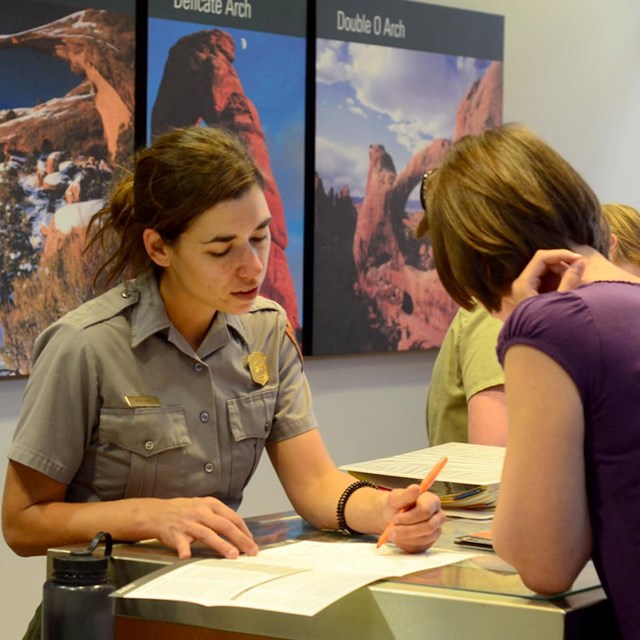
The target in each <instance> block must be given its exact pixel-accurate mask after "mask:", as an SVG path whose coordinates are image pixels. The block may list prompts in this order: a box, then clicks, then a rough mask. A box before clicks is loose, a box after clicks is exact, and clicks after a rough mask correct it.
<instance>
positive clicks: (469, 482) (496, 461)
mask: <svg viewBox="0 0 640 640" xmlns="http://www.w3.org/2000/svg"><path fill="white" fill-rule="evenodd" d="M504 452H505V448H504V447H493V446H489V445H482V444H468V443H464V442H448V443H446V444H441V445H437V446H435V447H429V448H427V449H418V450H417V451H411V452H409V453H403V454H400V455H397V456H391V457H389V458H378V459H377V460H368V461H366V462H359V463H355V464H347V465H343V466H342V467H340V468H341V469H342V470H343V471H348V472H349V473H350V474H351V475H353V476H355V477H356V478H359V479H361V480H369V482H373V483H375V484H377V485H378V486H380V487H384V488H387V489H396V488H399V487H406V486H407V485H409V484H412V483H416V482H417V483H419V482H420V481H421V480H422V479H423V478H424V477H425V475H426V474H427V473H428V472H429V470H430V469H431V468H432V467H433V466H434V465H435V464H436V462H438V460H440V458H441V457H442V456H447V458H448V459H449V460H448V462H447V464H446V465H445V467H444V469H443V470H442V471H441V472H440V474H439V475H438V479H437V480H436V482H434V484H433V485H432V487H431V489H430V491H431V492H432V493H435V494H437V495H439V496H440V501H441V502H442V506H443V508H445V509H447V513H448V514H449V515H453V516H460V517H464V518H474V519H478V520H484V519H490V518H491V517H492V516H493V509H494V507H495V504H496V500H497V496H498V488H499V486H500V476H501V475H502V465H503V462H504Z"/></svg>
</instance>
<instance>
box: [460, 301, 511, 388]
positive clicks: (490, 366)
mask: <svg viewBox="0 0 640 640" xmlns="http://www.w3.org/2000/svg"><path fill="white" fill-rule="evenodd" d="M501 329H502V322H501V321H500V320H497V319H495V318H493V317H492V316H491V315H489V313H488V312H487V311H485V310H484V309H476V310H474V311H473V312H472V313H470V314H466V315H465V316H464V325H463V329H462V331H461V337H460V344H459V362H460V373H461V379H462V384H463V387H464V394H465V397H466V399H467V401H468V400H469V398H471V397H472V396H474V395H475V394H476V393H479V392H480V391H484V390H485V389H488V388H490V387H495V386H498V385H502V384H504V372H503V370H502V366H501V364H500V362H499V361H498V357H497V355H496V346H497V344H498V335H499V334H500V331H501Z"/></svg>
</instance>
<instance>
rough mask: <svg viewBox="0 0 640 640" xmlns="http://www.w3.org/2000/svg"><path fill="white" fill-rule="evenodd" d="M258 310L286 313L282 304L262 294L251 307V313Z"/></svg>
mask: <svg viewBox="0 0 640 640" xmlns="http://www.w3.org/2000/svg"><path fill="white" fill-rule="evenodd" d="M258 311H282V312H283V313H284V309H283V308H282V305H280V304H278V303H277V302H276V301H275V300H271V299H269V298H263V297H262V296H258V297H257V298H256V299H255V301H254V303H253V306H252V307H251V309H249V313H256V312H258Z"/></svg>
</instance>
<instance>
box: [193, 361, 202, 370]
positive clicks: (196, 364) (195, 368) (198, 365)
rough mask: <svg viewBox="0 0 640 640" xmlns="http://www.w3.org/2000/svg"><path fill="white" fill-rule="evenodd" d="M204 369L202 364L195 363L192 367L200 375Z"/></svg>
mask: <svg viewBox="0 0 640 640" xmlns="http://www.w3.org/2000/svg"><path fill="white" fill-rule="evenodd" d="M203 369H204V365H203V364H202V362H196V363H194V365H193V370H194V371H195V372H196V373H200V372H201V371H202V370H203Z"/></svg>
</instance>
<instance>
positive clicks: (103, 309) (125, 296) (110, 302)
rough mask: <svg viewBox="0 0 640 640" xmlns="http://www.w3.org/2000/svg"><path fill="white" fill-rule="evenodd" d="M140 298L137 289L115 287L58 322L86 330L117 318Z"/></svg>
mask: <svg viewBox="0 0 640 640" xmlns="http://www.w3.org/2000/svg"><path fill="white" fill-rule="evenodd" d="M139 298H140V294H139V293H138V291H136V290H135V289H130V288H125V287H124V285H123V286H119V287H114V288H113V289H110V290H109V291H107V292H106V293H103V294H102V295H100V296H98V297H97V298H92V299H91V300H88V301H87V302H85V303H83V304H81V305H80V306H79V307H76V308H75V309H73V310H71V311H69V313H67V314H66V315H64V316H63V317H62V318H61V319H60V320H59V321H58V322H63V323H65V324H69V325H72V326H75V327H77V328H79V329H86V328H87V327H90V326H92V325H94V324H99V323H100V322H104V321H105V320H109V319H110V318H113V317H114V316H117V315H118V314H119V313H121V312H122V311H124V310H125V309H126V308H127V307H131V306H133V305H134V304H137V302H138V300H139Z"/></svg>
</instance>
